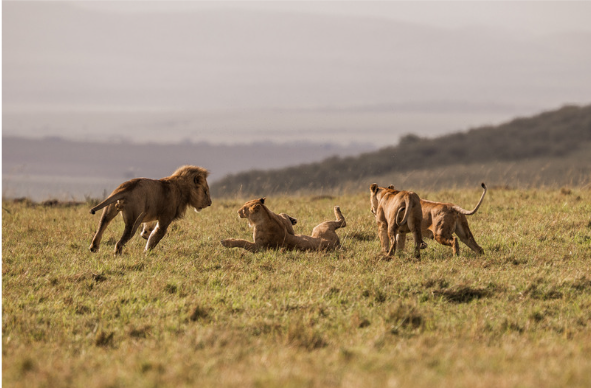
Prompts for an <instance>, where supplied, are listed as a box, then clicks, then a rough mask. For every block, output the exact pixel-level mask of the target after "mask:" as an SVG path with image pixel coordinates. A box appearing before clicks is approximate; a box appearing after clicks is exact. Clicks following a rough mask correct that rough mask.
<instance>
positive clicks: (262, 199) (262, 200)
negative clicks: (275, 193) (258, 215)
mask: <svg viewBox="0 0 591 388" xmlns="http://www.w3.org/2000/svg"><path fill="white" fill-rule="evenodd" d="M266 198H267V197H263V198H261V199H259V202H260V203H262V204H263V205H264V204H265V199H266Z"/></svg>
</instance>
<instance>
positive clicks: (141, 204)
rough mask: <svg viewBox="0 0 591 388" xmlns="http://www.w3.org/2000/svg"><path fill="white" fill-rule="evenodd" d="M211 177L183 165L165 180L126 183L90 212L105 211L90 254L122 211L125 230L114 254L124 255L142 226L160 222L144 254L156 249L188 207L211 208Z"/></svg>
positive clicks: (96, 249) (150, 236)
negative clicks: (126, 245) (172, 223)
mask: <svg viewBox="0 0 591 388" xmlns="http://www.w3.org/2000/svg"><path fill="white" fill-rule="evenodd" d="M208 175H209V172H208V171H207V170H206V169H204V168H201V167H196V166H183V167H180V168H179V169H177V170H176V171H175V172H174V173H173V174H172V175H171V176H169V177H166V178H162V179H148V178H135V179H132V180H129V181H127V182H123V183H122V184H121V185H119V187H117V188H116V189H115V190H114V191H113V192H112V193H111V195H110V196H109V197H108V198H107V199H105V200H104V201H103V202H101V203H100V204H98V205H97V206H95V207H93V208H92V209H90V213H91V214H95V212H96V211H97V210H100V209H103V208H104V210H103V214H102V216H101V220H100V221H99V226H98V230H97V231H96V233H95V235H94V237H93V238H92V243H91V244H90V247H89V249H90V251H91V252H97V251H98V250H99V245H100V243H101V239H102V237H103V232H104V231H105V229H106V228H107V226H108V225H109V223H110V222H111V221H112V220H113V218H115V216H116V215H117V214H119V212H121V213H122V215H123V221H124V222H125V230H124V231H123V235H122V236H121V239H120V240H119V241H118V242H117V244H116V245H115V254H121V252H122V250H123V246H124V245H125V244H126V243H127V242H128V241H129V240H130V239H131V238H132V237H133V236H134V235H135V233H136V231H137V229H138V227H139V226H140V225H141V224H142V223H149V222H151V221H158V223H157V224H156V225H155V226H154V227H153V230H152V232H151V233H150V235H149V237H148V242H147V243H146V249H145V251H148V250H151V249H153V248H154V247H155V246H156V245H157V244H158V242H159V241H160V240H161V239H162V237H164V235H165V234H166V230H167V228H168V226H169V225H170V223H171V222H172V221H174V220H177V219H179V218H181V217H182V216H183V215H184V214H185V212H186V210H187V207H193V208H194V209H195V211H200V210H201V209H204V208H206V207H208V206H210V205H211V197H210V196H209V186H208V184H207V176H208Z"/></svg>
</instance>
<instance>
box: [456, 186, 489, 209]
mask: <svg viewBox="0 0 591 388" xmlns="http://www.w3.org/2000/svg"><path fill="white" fill-rule="evenodd" d="M482 188H483V189H484V191H483V192H482V196H481V197H480V201H478V204H477V205H476V207H475V208H474V209H472V211H468V210H465V209H462V208H461V207H459V206H457V205H454V207H453V209H454V210H456V211H457V212H460V213H462V214H463V215H465V216H471V215H472V214H474V213H476V211H477V210H478V208H479V207H480V204H481V203H482V200H483V199H484V196H485V195H486V191H487V188H486V185H485V184H484V182H483V183H482Z"/></svg>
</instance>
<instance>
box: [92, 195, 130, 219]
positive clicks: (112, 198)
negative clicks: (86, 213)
mask: <svg viewBox="0 0 591 388" xmlns="http://www.w3.org/2000/svg"><path fill="white" fill-rule="evenodd" d="M125 194H127V192H126V191H123V190H122V191H117V192H115V193H113V194H111V195H110V196H109V197H108V198H107V199H105V200H104V201H103V202H101V203H99V204H98V205H96V206H95V207H93V208H92V209H90V214H94V213H96V211H97V210H101V209H102V208H104V207H106V206H109V205H110V204H112V203H113V202H117V201H118V200H120V199H122V198H123V197H125Z"/></svg>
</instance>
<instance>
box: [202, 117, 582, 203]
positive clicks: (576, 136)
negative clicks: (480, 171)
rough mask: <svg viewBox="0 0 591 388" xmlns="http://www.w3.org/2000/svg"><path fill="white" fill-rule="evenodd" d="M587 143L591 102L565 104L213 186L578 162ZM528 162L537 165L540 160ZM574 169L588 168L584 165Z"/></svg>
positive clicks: (294, 185) (263, 191) (326, 183)
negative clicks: (499, 122) (475, 166)
mask: <svg viewBox="0 0 591 388" xmlns="http://www.w3.org/2000/svg"><path fill="white" fill-rule="evenodd" d="M590 144H591V105H589V106H584V107H578V106H565V107H563V108H561V109H558V110H555V111H551V112H545V113H542V114H539V115H537V116H534V117H531V118H517V119H515V120H513V121H511V122H508V123H506V124H503V125H499V126H497V127H490V126H487V127H480V128H475V129H472V130H469V131H467V132H460V133H454V134H450V135H446V136H441V137H437V138H433V139H425V138H420V137H418V136H415V135H407V136H405V137H403V138H402V140H401V141H400V143H399V144H398V145H397V146H391V147H386V148H383V149H380V150H378V151H376V152H371V153H365V154H362V155H360V156H357V157H345V158H340V157H333V158H329V159H326V160H324V161H322V162H317V163H310V164H305V165H300V166H296V167H289V168H282V169H276V170H269V171H262V170H253V171H249V172H245V173H239V174H234V175H229V176H227V177H225V178H224V179H222V180H220V181H218V182H216V183H215V184H214V185H213V186H212V191H213V193H214V194H215V195H219V196H221V195H232V194H233V193H238V192H240V193H242V194H245V195H268V194H271V193H275V192H294V191H308V190H314V191H318V190H323V189H329V188H332V187H350V186H351V185H352V184H355V182H361V181H364V180H366V179H367V178H368V177H384V176H388V175H391V174H393V173H404V172H410V171H421V170H430V169H442V168H444V167H446V166H462V165H471V164H480V165H482V164H491V163H506V162H519V163H522V162H526V161H532V160H538V161H544V160H548V161H553V162H552V163H550V164H554V161H556V160H560V159H564V158H568V157H569V156H571V157H572V158H574V159H572V160H573V161H574V162H577V161H579V160H581V157H584V155H586V154H587V153H586V152H584V153H582V152H581V150H585V149H588V148H589V145H590ZM573 155H574V156H573ZM581 155H583V156H581ZM585 163H586V162H585ZM530 164H531V163H530ZM531 166H532V167H531V168H533V169H538V168H539V167H538V166H542V164H534V165H531ZM536 172H537V171H536ZM554 173H556V171H554ZM577 174H579V175H581V174H583V175H585V174H587V173H586V170H585V169H584V170H583V171H582V172H580V171H579V172H577ZM525 175H527V174H525ZM520 176H522V178H520V179H524V178H523V174H522V175H520ZM516 183H517V182H507V183H504V184H508V185H514V184H516Z"/></svg>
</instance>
